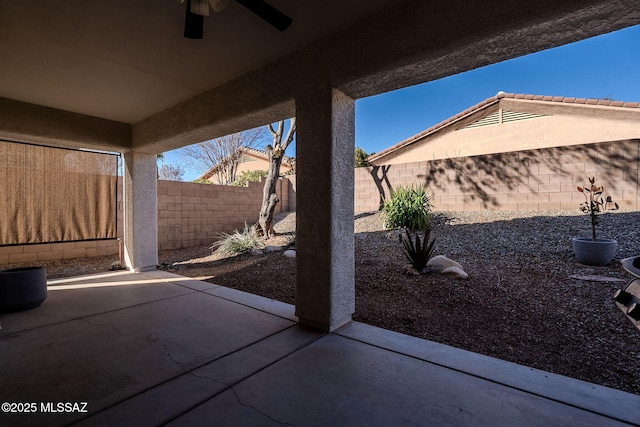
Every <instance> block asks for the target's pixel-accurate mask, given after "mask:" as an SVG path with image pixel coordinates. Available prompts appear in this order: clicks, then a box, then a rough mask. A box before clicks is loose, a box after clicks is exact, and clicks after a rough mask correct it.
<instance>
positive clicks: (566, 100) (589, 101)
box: [368, 91, 640, 161]
mask: <svg viewBox="0 0 640 427" xmlns="http://www.w3.org/2000/svg"><path fill="white" fill-rule="evenodd" d="M503 98H511V99H519V100H525V101H544V102H558V103H563V104H583V105H599V106H605V107H625V108H638V109H640V102H624V101H613V100H609V99H598V98H572V97H566V96H549V95H531V94H520V93H505V92H502V91H501V92H498V93H497V94H496V95H495V96H492V97H490V98H487V99H485V100H484V101H482V102H479V103H477V104H476V105H474V106H472V107H469V108H467V109H466V110H464V111H461V112H459V113H458V114H456V115H455V116H451V117H449V118H448V119H446V120H444V121H442V122H440V123H438V124H435V125H433V126H431V127H430V128H428V129H425V130H423V131H422V132H419V133H417V134H415V135H413V136H410V137H409V138H407V139H405V140H403V141H400V142H398V143H397V144H395V145H392V146H391V147H389V148H385V149H384V150H382V151H380V152H378V153H375V154H372V155H371V156H369V158H368V159H369V161H375V160H377V159H379V158H380V157H384V156H386V155H387V154H390V153H393V152H394V151H396V150H399V149H400V148H403V147H406V146H408V145H411V144H412V143H413V142H415V141H417V140H419V139H422V138H424V137H425V136H427V135H430V134H432V133H435V132H437V131H439V130H440V129H442V128H445V127H447V126H449V125H450V124H452V123H454V122H457V121H458V120H460V119H462V118H464V117H467V116H469V115H471V114H473V113H475V112H476V111H478V110H481V109H482V108H486V107H487V106H489V105H493V104H496V103H498V102H500V100H501V99H503Z"/></svg>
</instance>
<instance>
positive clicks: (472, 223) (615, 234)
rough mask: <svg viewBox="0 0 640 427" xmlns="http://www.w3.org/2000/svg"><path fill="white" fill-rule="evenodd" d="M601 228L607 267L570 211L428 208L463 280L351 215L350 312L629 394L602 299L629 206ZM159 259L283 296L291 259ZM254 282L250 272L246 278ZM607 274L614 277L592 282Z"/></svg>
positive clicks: (630, 230) (630, 355)
mask: <svg viewBox="0 0 640 427" xmlns="http://www.w3.org/2000/svg"><path fill="white" fill-rule="evenodd" d="M277 220H278V223H277V224H276V227H275V229H276V231H277V232H278V233H281V234H284V236H279V237H278V238H277V239H276V240H273V241H271V242H269V243H271V244H285V243H286V242H288V241H289V240H290V238H291V235H292V234H293V233H294V230H295V214H294V213H293V214H285V215H279V216H278V217H277ZM601 223H602V230H601V235H602V236H603V237H609V238H615V239H617V240H618V243H619V244H620V250H619V252H618V254H617V256H616V259H615V260H614V261H612V262H611V263H610V264H609V265H608V266H603V267H589V266H584V265H581V264H579V263H577V262H576V260H575V259H574V257H573V254H572V250H571V243H570V240H571V237H573V236H576V235H578V234H579V233H580V231H581V230H585V229H588V226H589V223H588V217H587V216H585V215H584V214H581V213H580V212H577V211H576V212H559V211H549V212H509V211H472V212H440V213H436V214H434V218H433V225H432V234H431V235H432V237H435V238H436V239H437V240H436V249H435V253H436V254H442V255H446V256H447V257H449V258H452V259H454V260H456V261H458V262H459V263H461V264H462V266H463V268H464V269H465V270H466V271H467V272H468V273H469V276H470V277H469V279H468V280H456V279H452V278H448V277H444V276H441V275H437V274H431V275H425V276H407V275H404V274H403V268H404V266H405V265H406V264H407V262H406V260H405V259H404V257H403V255H402V251H401V247H402V246H401V243H400V242H398V241H397V240H393V239H388V238H386V235H387V233H388V231H386V230H383V229H382V220H381V216H380V213H377V212H373V213H365V214H360V215H357V216H356V219H355V230H356V313H355V316H354V319H355V320H358V321H361V322H364V323H369V324H372V325H375V326H379V327H382V328H386V329H391V330H395V331H398V332H402V333H405V334H408V335H413V336H417V337H421V338H425V339H429V340H433V341H437V342H441V343H444V344H448V345H452V346H455V347H459V348H463V349H467V350H470V351H474V352H478V353H481V354H485V355H489V356H493V357H497V358H500V359H504V360H509V361H513V362H516V363H520V364H523V365H527V366H531V367H534V368H538V369H543V370H546V371H550V372H555V373H559V374H562V375H567V376H570V377H574V378H579V379H582V380H585V381H589V382H593V383H596V384H601V385H605V386H608V387H613V388H617V389H620V390H624V391H628V392H631V393H636V394H640V331H639V330H638V329H636V327H635V326H634V325H632V324H631V322H630V321H628V320H627V319H626V317H625V316H624V315H623V314H622V312H620V310H618V309H617V308H616V307H615V305H614V304H613V302H612V299H611V294H612V293H613V291H614V289H616V288H619V287H623V286H625V285H626V284H627V283H628V282H629V281H630V280H631V279H632V277H631V276H630V275H629V274H628V273H626V272H625V271H624V270H623V269H622V268H621V267H620V264H619V262H618V261H619V260H620V259H622V258H625V257H628V256H633V255H638V254H639V253H640V229H639V227H638V224H640V212H619V211H617V212H609V213H606V214H604V215H603V217H602V220H601ZM112 261H113V257H99V258H95V259H84V260H71V261H59V262H56V263H47V270H48V273H49V277H59V276H65V275H72V274H85V273H91V272H95V271H104V270H105V269H107V268H108V267H109V266H110V264H111V262H112ZM160 261H161V262H162V263H163V268H164V269H166V270H168V271H173V272H175V273H178V274H182V275H185V276H189V277H198V278H199V279H201V280H207V281H210V282H214V283H217V284H221V285H224V286H229V287H233V288H237V289H241V290H245V291H248V292H252V293H255V294H258V295H263V296H266V297H269V298H273V299H277V300H281V301H285V302H289V303H293V302H294V298H295V260H292V259H289V258H284V257H283V256H282V255H281V253H279V252H276V253H271V254H265V255H257V256H248V255H245V256H239V257H234V258H227V259H221V258H220V257H218V256H212V255H211V251H210V249H208V248H206V247H199V248H188V249H183V250H178V251H171V252H163V253H161V254H160ZM258 276H259V277H260V280H256V277H258ZM604 279H607V280H615V279H619V280H620V281H619V282H608V281H602V280H604Z"/></svg>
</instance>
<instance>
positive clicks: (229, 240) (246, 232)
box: [211, 223, 264, 255]
mask: <svg viewBox="0 0 640 427" xmlns="http://www.w3.org/2000/svg"><path fill="white" fill-rule="evenodd" d="M263 247H264V242H263V240H262V238H261V237H260V236H258V233H257V232H256V229H255V227H249V226H248V225H247V223H245V224H244V228H243V229H242V231H238V230H234V231H233V233H231V234H227V233H220V239H219V240H218V241H217V242H215V243H214V244H213V245H212V246H211V249H214V248H217V249H215V250H214V253H217V254H220V255H240V254H244V253H248V252H251V250H253V249H262V248H263Z"/></svg>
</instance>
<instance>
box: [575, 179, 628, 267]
mask: <svg viewBox="0 0 640 427" xmlns="http://www.w3.org/2000/svg"><path fill="white" fill-rule="evenodd" d="M578 191H579V192H580V193H582V194H583V195H584V197H585V201H584V202H583V203H581V204H580V209H581V210H582V212H584V213H586V214H589V218H590V220H591V237H590V238H589V237H574V238H573V240H572V245H573V252H574V254H575V256H576V259H577V260H578V262H580V263H582V264H586V265H607V264H609V262H611V260H612V259H613V257H614V256H615V254H616V252H617V251H618V242H617V241H616V240H614V239H603V238H598V237H597V236H596V227H597V226H598V224H599V223H600V218H599V215H600V214H601V213H602V212H604V211H606V210H616V209H618V208H619V207H618V204H617V203H615V202H613V200H611V197H610V196H609V197H607V198H606V199H605V198H603V197H602V193H603V192H604V187H602V186H598V185H596V179H595V177H593V178H589V185H588V186H584V187H580V186H579V187H578Z"/></svg>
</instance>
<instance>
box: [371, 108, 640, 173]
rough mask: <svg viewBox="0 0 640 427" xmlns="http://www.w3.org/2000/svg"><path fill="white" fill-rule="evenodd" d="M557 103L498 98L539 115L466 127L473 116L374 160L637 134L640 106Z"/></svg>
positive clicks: (570, 143) (397, 161) (397, 160)
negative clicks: (539, 115)
mask: <svg viewBox="0 0 640 427" xmlns="http://www.w3.org/2000/svg"><path fill="white" fill-rule="evenodd" d="M558 104H559V103H553V102H530V103H527V102H522V101H518V100H511V99H502V100H501V103H500V106H501V108H503V109H504V110H505V111H517V112H520V113H529V114H541V115H543V116H542V117H535V118H528V119H525V120H518V121H509V122H505V123H500V124H492V125H488V126H479V127H471V128H466V126H467V125H468V124H469V123H473V122H474V121H476V120H478V118H479V117H478V116H471V117H469V118H468V119H462V120H460V121H459V122H456V123H455V124H452V125H450V126H449V127H446V128H444V129H442V130H441V131H439V132H437V133H435V134H433V135H430V136H428V137H426V138H424V139H421V140H417V141H416V142H414V143H413V144H411V145H410V146H408V147H406V148H403V149H400V150H398V151H397V152H394V153H390V154H389V155H387V156H385V157H383V158H381V159H380V160H378V161H376V164H402V163H409V162H417V161H423V160H425V161H431V160H439V159H449V158H455V157H468V156H480V155H485V154H495V153H506V152H514V151H522V150H532V149H540V148H551V147H562V146H573V145H583V144H592V143H598V142H601V141H622V140H627V139H635V138H638V137H640V131H639V126H638V123H639V120H640V111H639V110H638V109H636V108H623V107H618V108H616V107H599V106H591V105H575V106H574V105H571V104H569V105H567V104H560V105H558ZM493 111H497V106H496V107H495V108H492V109H490V110H489V111H488V112H493ZM488 112H487V113H488Z"/></svg>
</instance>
